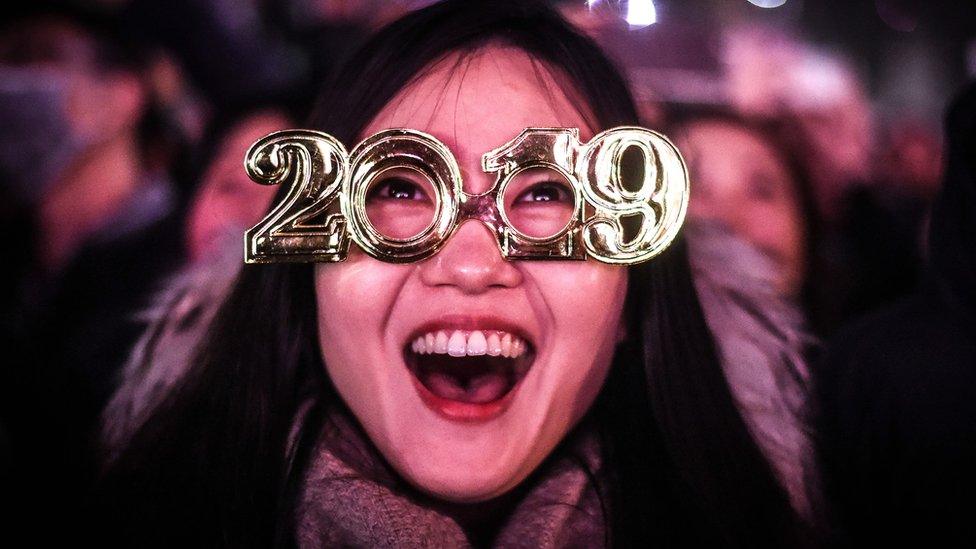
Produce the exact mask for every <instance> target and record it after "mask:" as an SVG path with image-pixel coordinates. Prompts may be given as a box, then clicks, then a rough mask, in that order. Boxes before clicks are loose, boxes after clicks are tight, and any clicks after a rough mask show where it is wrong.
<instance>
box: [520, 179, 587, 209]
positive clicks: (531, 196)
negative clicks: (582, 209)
mask: <svg viewBox="0 0 976 549" xmlns="http://www.w3.org/2000/svg"><path fill="white" fill-rule="evenodd" d="M538 202H556V203H571V202H573V196H572V194H571V193H570V192H569V189H567V188H566V185H565V184H563V183H560V182H558V181H542V182H539V183H536V184H534V185H532V186H531V187H529V188H528V189H525V190H524V191H522V192H521V193H519V195H518V196H517V197H515V201H514V204H516V205H517V204H525V203H538Z"/></svg>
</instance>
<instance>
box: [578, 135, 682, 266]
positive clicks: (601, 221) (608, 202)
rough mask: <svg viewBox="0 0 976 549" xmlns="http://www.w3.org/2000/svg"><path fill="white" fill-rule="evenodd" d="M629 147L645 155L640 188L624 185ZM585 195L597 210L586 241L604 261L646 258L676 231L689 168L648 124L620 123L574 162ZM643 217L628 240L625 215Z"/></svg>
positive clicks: (593, 141) (585, 234)
mask: <svg viewBox="0 0 976 549" xmlns="http://www.w3.org/2000/svg"><path fill="white" fill-rule="evenodd" d="M631 147H634V148H636V149H638V150H639V151H640V153H641V154H642V155H643V158H644V163H643V164H644V169H643V177H642V179H641V181H640V186H639V187H638V188H637V189H636V190H634V191H631V190H629V189H628V188H627V187H625V186H624V181H623V179H622V177H621V176H622V171H623V170H622V163H623V159H624V153H625V152H626V151H627V150H628V149H629V148H631ZM576 173H577V175H578V177H579V178H580V182H581V183H583V194H584V196H585V197H586V200H587V202H589V203H590V205H592V206H593V208H594V210H595V211H594V214H593V216H592V217H590V218H589V220H588V221H587V222H586V224H585V225H584V227H583V244H584V246H585V247H586V251H587V253H588V254H589V255H591V256H592V257H593V258H595V259H598V260H600V261H603V262H605V263H614V264H632V263H640V262H642V261H647V260H648V259H651V258H652V257H654V256H656V255H657V254H659V253H661V252H662V251H664V250H665V249H666V248H667V247H668V245H670V244H671V242H672V241H673V240H674V238H675V237H676V236H677V235H678V231H679V230H680V229H681V225H682V223H683V222H684V218H685V213H686V211H687V209H688V192H689V183H688V169H687V168H686V167H685V163H684V160H682V158H681V154H680V153H678V149H677V148H675V146H674V145H673V144H672V143H671V142H670V141H669V140H668V139H667V138H666V137H664V136H663V135H661V134H659V133H657V132H653V131H651V130H648V129H645V128H637V127H619V128H613V129H611V130H607V131H605V132H602V133H599V134H597V135H596V136H594V137H593V139H591V140H590V142H589V144H588V145H587V146H586V147H585V148H584V150H583V151H582V154H580V155H579V157H578V158H577V161H576ZM631 216H640V218H641V221H640V227H639V229H638V230H637V234H636V235H635V236H634V237H633V238H632V239H630V240H629V241H625V240H624V239H625V236H624V226H623V219H624V218H628V217H631Z"/></svg>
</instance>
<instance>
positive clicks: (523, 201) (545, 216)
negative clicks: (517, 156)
mask: <svg viewBox="0 0 976 549" xmlns="http://www.w3.org/2000/svg"><path fill="white" fill-rule="evenodd" d="M502 198H503V200H502V202H503V204H504V205H505V215H506V217H507V218H508V222H509V224H510V225H511V226H512V227H513V228H514V229H515V230H517V231H518V232H520V233H522V234H523V235H525V236H529V237H532V238H550V237H553V236H556V235H557V234H559V233H561V232H562V231H563V229H565V228H566V226H567V225H569V223H570V221H572V219H573V212H574V211H575V210H576V193H575V192H574V191H573V185H572V184H571V183H570V182H569V180H567V179H566V177H565V176H564V175H563V174H561V173H559V172H558V171H556V170H553V169H551V168H531V169H528V170H525V171H522V172H519V173H517V174H515V175H514V176H513V177H512V179H511V180H510V181H509V182H508V184H507V185H506V186H505V190H504V196H503V197H502Z"/></svg>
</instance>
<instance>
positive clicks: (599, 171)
mask: <svg viewBox="0 0 976 549" xmlns="http://www.w3.org/2000/svg"><path fill="white" fill-rule="evenodd" d="M245 168H246V170H247V173H248V176H250V177H251V179H253V180H254V181H256V182H258V183H261V184H264V185H275V184H279V183H281V184H286V185H287V186H288V190H287V192H286V193H285V194H284V197H283V199H282V200H281V201H280V202H278V203H277V204H276V205H275V207H274V208H273V209H272V210H271V212H270V213H269V214H268V215H267V216H266V217H265V218H264V219H263V220H262V221H261V222H260V223H258V224H257V225H255V226H254V227H253V228H251V229H250V230H248V231H247V232H246V233H245V236H244V244H245V251H244V259H245V261H246V262H247V263H278V262H338V261H343V260H344V259H345V258H346V256H347V254H348V251H349V243H350V241H352V242H355V243H356V245H358V246H359V247H360V248H362V250H363V251H364V252H365V253H367V254H369V255H370V256H372V257H374V258H376V259H379V260H381V261H387V262H391V263H409V262H414V261H420V260H422V259H425V258H428V257H430V256H431V255H433V254H435V253H437V251H438V250H439V249H440V248H441V247H443V246H444V245H445V243H446V242H447V240H448V239H449V238H450V237H451V234H452V233H453V232H454V231H455V230H457V228H458V226H460V224H461V223H463V222H465V221H467V220H477V221H480V222H481V223H483V224H485V225H486V226H487V227H488V228H489V230H490V231H491V232H492V234H493V235H494V236H495V239H496V240H497V242H498V247H499V250H500V251H501V254H502V256H503V257H505V258H506V259H574V260H583V259H586V257H587V256H590V257H592V258H594V259H596V260H599V261H603V262H605V263H613V264H624V265H626V264H634V263H640V262H643V261H647V260H649V259H651V258H652V257H654V256H655V255H657V254H659V253H661V252H662V251H663V250H664V249H666V248H667V247H668V245H669V244H670V243H671V242H672V241H673V240H674V238H675V237H676V236H677V234H678V231H679V229H680V228H681V224H682V222H683V221H684V217H685V211H686V210H687V207H688V190H689V188H688V171H687V169H686V167H685V164H684V161H683V160H682V159H681V155H680V154H679V153H678V150H677V148H675V146H674V145H673V144H672V143H671V142H670V141H669V140H668V139H667V138H666V137H664V136H663V135H661V134H659V133H656V132H654V131H651V130H648V129H645V128H639V127H618V128H613V129H610V130H607V131H604V132H601V133H599V134H597V135H596V136H594V137H593V138H592V139H591V140H590V141H589V142H587V143H582V142H580V139H579V130H578V129H576V128H526V129H525V130H524V131H523V132H522V133H521V134H519V135H518V136H517V137H515V138H514V139H512V140H511V141H509V142H508V143H506V144H504V145H502V146H501V147H499V148H497V149H495V150H493V151H489V152H487V153H485V154H484V156H482V159H481V168H482V170H483V171H484V172H485V173H487V174H494V175H495V181H494V183H493V184H492V186H491V187H490V188H489V189H488V190H487V191H486V192H484V193H481V194H468V193H466V192H464V190H463V181H462V178H461V171H460V168H459V167H458V163H457V160H456V159H455V158H454V155H453V154H452V153H451V151H450V150H449V149H448V148H447V146H445V145H444V144H443V143H441V142H440V141H439V140H437V139H436V138H435V137H433V136H431V135H428V134H426V133H424V132H421V131H417V130H412V129H405V128H395V129H388V130H383V131H381V132H379V133H376V134H374V135H372V136H370V137H368V138H366V139H365V140H363V141H362V142H361V143H359V144H358V145H357V146H356V147H355V148H354V149H353V150H352V152H351V153H347V152H346V149H345V147H343V145H342V143H340V142H339V141H338V140H336V139H335V138H334V137H332V136H330V135H328V134H325V133H322V132H317V131H312V130H285V131H280V132H276V133H272V134H271V135H268V136H267V137H264V138H262V139H260V140H259V141H257V142H256V143H255V144H254V145H252V146H251V149H250V150H249V151H248V153H247V157H246V159H245Z"/></svg>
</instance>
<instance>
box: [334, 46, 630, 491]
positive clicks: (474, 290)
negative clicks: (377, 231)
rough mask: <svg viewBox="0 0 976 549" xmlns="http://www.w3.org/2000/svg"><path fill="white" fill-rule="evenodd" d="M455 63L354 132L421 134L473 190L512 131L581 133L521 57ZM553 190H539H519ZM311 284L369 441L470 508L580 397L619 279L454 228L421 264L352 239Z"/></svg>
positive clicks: (578, 412)
mask: <svg viewBox="0 0 976 549" xmlns="http://www.w3.org/2000/svg"><path fill="white" fill-rule="evenodd" d="M456 61H457V58H456V57H455V56H449V58H448V59H446V60H445V61H443V62H440V63H438V64H436V65H435V66H434V67H433V68H432V69H431V70H430V71H429V72H427V73H426V74H425V75H424V76H422V77H421V78H419V79H418V80H417V81H415V82H414V83H413V84H411V85H409V86H407V87H406V88H404V89H403V90H402V91H401V92H400V93H399V94H398V95H397V96H396V97H395V98H394V99H393V101H391V102H390V103H389V104H388V105H387V106H386V107H385V108H384V109H383V110H382V111H381V112H380V113H379V115H378V116H377V117H376V118H375V119H374V120H372V122H370V123H369V125H368V126H367V127H366V129H365V130H364V131H363V135H361V136H360V138H362V137H365V136H369V135H372V134H373V133H375V132H377V131H379V130H382V129H386V128H394V127H406V128H414V129H419V130H422V131H425V132H427V133H430V134H432V135H433V136H434V137H436V138H438V139H439V140H441V141H442V142H444V143H445V144H447V145H448V147H449V148H450V149H451V151H452V152H453V153H454V156H455V157H456V158H457V161H458V164H459V166H460V168H461V173H462V176H463V179H464V190H465V191H466V192H468V193H481V192H484V191H486V190H487V189H488V188H489V187H490V186H491V185H492V183H493V181H494V180H493V176H489V175H488V174H485V173H484V172H482V169H481V157H482V155H483V154H484V153H485V152H487V151H490V150H492V149H494V148H496V147H498V146H500V145H503V144H505V143H506V142H507V141H509V140H510V139H512V138H514V137H516V136H517V135H518V134H519V133H520V132H521V131H522V130H523V129H524V128H526V127H528V126H548V127H577V128H579V129H580V134H581V139H583V140H588V139H589V138H590V137H591V136H592V135H593V128H591V127H589V126H588V125H587V123H586V122H585V121H584V119H583V115H582V114H581V113H580V112H579V111H578V110H577V107H575V106H574V105H579V102H578V101H576V102H573V101H571V99H570V97H569V96H568V95H567V94H566V92H564V91H563V89H566V87H565V86H563V85H561V84H560V83H559V82H561V79H560V78H558V77H554V76H553V75H550V74H549V72H548V71H547V70H545V69H543V70H541V71H540V70H538V69H539V68H541V65H539V64H533V62H532V60H531V59H530V58H529V57H528V56H527V54H526V53H524V52H522V51H520V50H516V49H513V48H506V47H501V46H489V47H486V48H483V49H482V50H480V51H479V52H477V53H476V54H474V55H473V56H471V58H470V59H469V60H468V61H466V62H465V63H462V64H461V65H457V64H456ZM351 145H352V144H350V146H351ZM377 195H378V196H379V197H380V199H382V200H398V199H403V200H414V199H417V198H418V197H420V195H419V194H418V193H417V191H415V190H411V189H406V190H405V189H403V188H399V187H397V188H390V189H386V188H381V189H380V190H379V191H378V192H377ZM564 198H566V197H565V196H563V195H561V194H560V193H559V192H553V190H552V189H550V188H539V189H536V190H535V191H527V192H526V193H525V194H524V195H522V196H521V198H520V199H521V200H523V201H528V202H532V201H537V200H541V201H552V200H555V201H559V200H563V199H564ZM315 286H316V294H317V299H318V317H319V343H320V345H321V348H322V355H323V357H324V359H325V364H326V369H327V370H328V373H329V376H330V377H331V379H332V381H333V383H334V384H335V387H336V389H337V390H338V392H339V394H340V395H341V396H342V398H343V400H344V401H345V402H346V404H347V405H348V406H349V408H350V409H351V410H352V412H353V414H355V416H356V417H357V418H358V420H359V422H360V423H361V424H362V426H363V427H364V428H365V430H366V432H367V433H368V435H369V437H370V439H371V440H372V441H373V442H374V443H375V444H376V446H377V447H378V448H379V450H380V451H381V452H382V454H383V455H384V457H385V458H386V459H387V461H389V462H390V463H391V464H392V465H393V467H394V468H395V469H396V470H397V471H398V472H399V473H400V474H401V475H402V476H403V477H404V478H406V479H407V480H408V481H409V482H410V483H411V484H413V485H414V486H416V487H417V488H419V489H421V490H423V491H425V492H428V493H430V494H432V495H434V496H436V497H439V498H442V499H446V500H451V501H465V502H473V501H482V500H486V499H489V498H492V497H494V496H498V495H500V494H502V493H504V492H506V491H508V490H510V489H511V488H513V487H514V486H515V485H517V484H518V483H519V482H521V481H522V480H523V479H525V477H526V476H527V475H528V474H529V473H530V472H531V471H532V470H533V469H535V468H536V466H538V465H539V463H540V462H541V461H542V460H543V458H545V457H546V456H547V455H548V454H549V453H550V452H551V451H552V449H553V448H554V447H555V446H556V444H557V443H558V442H559V441H560V440H561V439H562V438H563V437H564V436H565V435H566V433H567V432H568V431H569V430H570V429H571V428H572V427H573V426H574V424H575V423H576V422H577V420H579V419H580V417H581V416H582V415H583V414H584V413H585V412H586V410H587V409H588V408H589V406H590V405H591V404H592V402H593V400H594V398H595V397H596V395H597V393H598V392H599V390H600V387H601V385H602V383H603V381H604V379H605V377H606V373H607V370H608V368H609V365H610V362H611V358H612V356H613V352H614V347H615V345H616V343H617V342H618V341H619V340H620V339H621V337H622V327H621V311H622V308H623V301H624V295H625V292H626V286H627V274H626V270H625V269H624V268H622V267H619V266H610V265H606V264H603V263H599V262H597V261H594V260H592V259H590V260H586V261H548V262H543V261H525V260H521V261H507V260H505V259H503V258H502V256H501V253H500V252H499V249H498V245H497V244H496V241H495V239H494V237H493V236H492V234H491V233H490V232H489V230H488V228H487V227H485V226H484V225H483V224H482V223H480V222H478V221H468V222H465V223H464V224H462V225H461V226H460V227H458V229H457V231H456V232H455V233H454V234H453V236H451V238H450V239H449V240H448V241H447V242H446V244H445V245H444V247H443V248H442V249H441V250H440V251H439V252H438V253H437V254H436V255H434V256H433V257H431V258H429V259H427V260H424V261H421V262H419V263H413V264H405V265H396V264H390V263H384V262H381V261H378V260H376V259H373V258H371V257H369V256H367V255H365V254H364V253H363V252H361V251H360V250H358V248H356V246H355V245H352V246H351V247H350V253H349V257H348V258H347V259H346V261H344V262H342V263H338V264H320V265H318V266H317V267H316V271H315ZM458 355H462V356H458ZM492 355H498V356H492ZM506 355H507V356H506Z"/></svg>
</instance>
